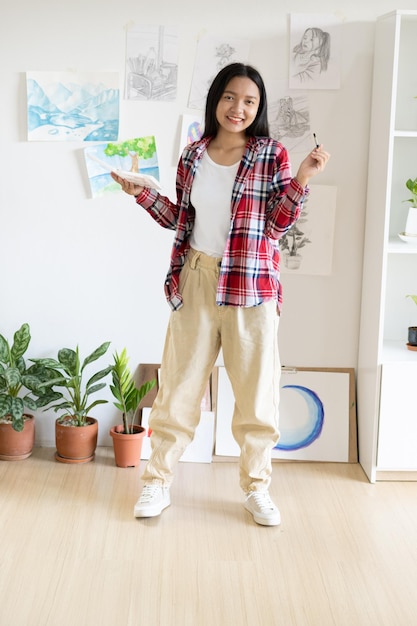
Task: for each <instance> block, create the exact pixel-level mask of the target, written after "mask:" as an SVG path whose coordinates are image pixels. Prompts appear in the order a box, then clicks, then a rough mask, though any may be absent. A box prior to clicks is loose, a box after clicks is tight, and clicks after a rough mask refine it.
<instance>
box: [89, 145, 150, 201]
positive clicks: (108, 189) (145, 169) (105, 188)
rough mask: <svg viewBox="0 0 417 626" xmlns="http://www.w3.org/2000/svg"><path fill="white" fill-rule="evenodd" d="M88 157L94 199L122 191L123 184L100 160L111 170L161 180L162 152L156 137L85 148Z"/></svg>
mask: <svg viewBox="0 0 417 626" xmlns="http://www.w3.org/2000/svg"><path fill="white" fill-rule="evenodd" d="M84 157H85V164H86V167H87V173H88V178H89V181H90V189H91V195H92V197H93V198H98V197H99V196H103V195H104V194H107V193H114V192H116V191H121V187H120V185H119V184H118V183H116V182H115V181H114V180H113V179H112V177H111V176H110V172H109V171H108V170H106V169H105V168H104V167H103V166H102V165H100V163H99V162H98V161H97V160H96V159H98V160H99V161H102V162H103V163H105V164H106V165H107V166H108V167H114V168H116V169H120V170H125V171H128V172H136V173H137V172H140V173H141V174H148V175H150V176H154V177H155V178H156V179H157V180H159V166H158V152H157V149H156V142H155V137H154V136H153V135H149V136H147V137H134V138H132V139H127V140H125V141H120V142H118V143H107V144H99V145H95V146H91V147H90V146H89V147H88V148H84Z"/></svg>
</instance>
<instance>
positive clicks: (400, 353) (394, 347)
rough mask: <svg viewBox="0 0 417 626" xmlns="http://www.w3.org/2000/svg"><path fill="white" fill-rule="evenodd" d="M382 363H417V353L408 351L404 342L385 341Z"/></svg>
mask: <svg viewBox="0 0 417 626" xmlns="http://www.w3.org/2000/svg"><path fill="white" fill-rule="evenodd" d="M381 361H382V363H394V362H395V363H417V351H414V350H408V348H407V346H406V343H405V342H404V341H384V345H383V349H382V359H381Z"/></svg>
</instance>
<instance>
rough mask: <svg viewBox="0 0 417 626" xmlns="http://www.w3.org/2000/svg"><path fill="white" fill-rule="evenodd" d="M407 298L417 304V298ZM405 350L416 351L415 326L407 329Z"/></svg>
mask: <svg viewBox="0 0 417 626" xmlns="http://www.w3.org/2000/svg"><path fill="white" fill-rule="evenodd" d="M407 298H411V299H412V300H413V301H414V302H415V304H417V296H415V295H410V294H409V295H408V296H407ZM407 348H408V349H409V350H417V326H409V327H408V343H407Z"/></svg>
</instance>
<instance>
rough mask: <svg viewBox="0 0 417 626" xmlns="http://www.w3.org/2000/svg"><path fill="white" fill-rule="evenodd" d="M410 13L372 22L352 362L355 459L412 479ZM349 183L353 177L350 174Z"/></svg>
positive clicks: (371, 472) (413, 108)
mask: <svg viewBox="0 0 417 626" xmlns="http://www.w3.org/2000/svg"><path fill="white" fill-rule="evenodd" d="M416 58H417V11H394V12H392V13H388V14H387V15H383V16H381V17H380V18H379V19H378V20H377V23H376V33H375V56H374V78H373V92H372V93H373V96H372V112H371V134H370V146H369V168H368V197H367V210H366V226H365V248H364V271H363V284H362V309H361V326H360V342H359V361H358V381H357V392H358V434H359V461H360V463H361V465H362V467H363V468H364V470H365V472H366V474H367V476H368V478H369V480H370V481H371V482H374V481H375V480H382V479H385V480H386V479H391V480H392V479H394V480H404V479H407V480H410V479H413V480H417V352H413V351H410V350H408V349H407V346H406V344H407V331H408V326H411V325H417V307H416V306H415V304H414V303H413V302H412V300H411V299H410V298H406V295H407V294H417V246H416V245H413V244H410V243H404V242H403V241H402V240H401V239H400V238H399V237H398V233H400V232H403V231H404V227H405V221H406V217H407V212H408V208H409V204H408V203H405V202H404V200H405V199H407V198H408V197H409V192H408V190H407V189H406V187H405V182H406V180H407V179H408V178H412V179H414V178H416V177H417V99H416V98H415V96H417V72H416V71H415V59H416ZM352 184H354V181H352Z"/></svg>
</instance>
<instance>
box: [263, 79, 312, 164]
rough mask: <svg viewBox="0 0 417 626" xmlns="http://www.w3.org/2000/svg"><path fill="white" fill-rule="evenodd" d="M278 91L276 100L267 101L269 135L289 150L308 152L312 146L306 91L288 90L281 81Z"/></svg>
mask: <svg viewBox="0 0 417 626" xmlns="http://www.w3.org/2000/svg"><path fill="white" fill-rule="evenodd" d="M278 93H279V94H280V95H279V97H278V98H277V99H276V100H274V101H271V100H270V101H269V102H268V122H269V132H270V135H271V137H273V138H274V139H276V140H277V141H280V142H281V143H282V144H283V145H284V146H285V147H286V148H287V150H288V151H289V152H308V151H309V150H311V149H312V148H313V147H314V145H313V143H312V133H311V126H310V104H309V98H308V92H304V91H303V92H301V91H291V90H288V89H287V88H286V87H285V85H284V84H283V81H281V83H280V85H279V90H278Z"/></svg>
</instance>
